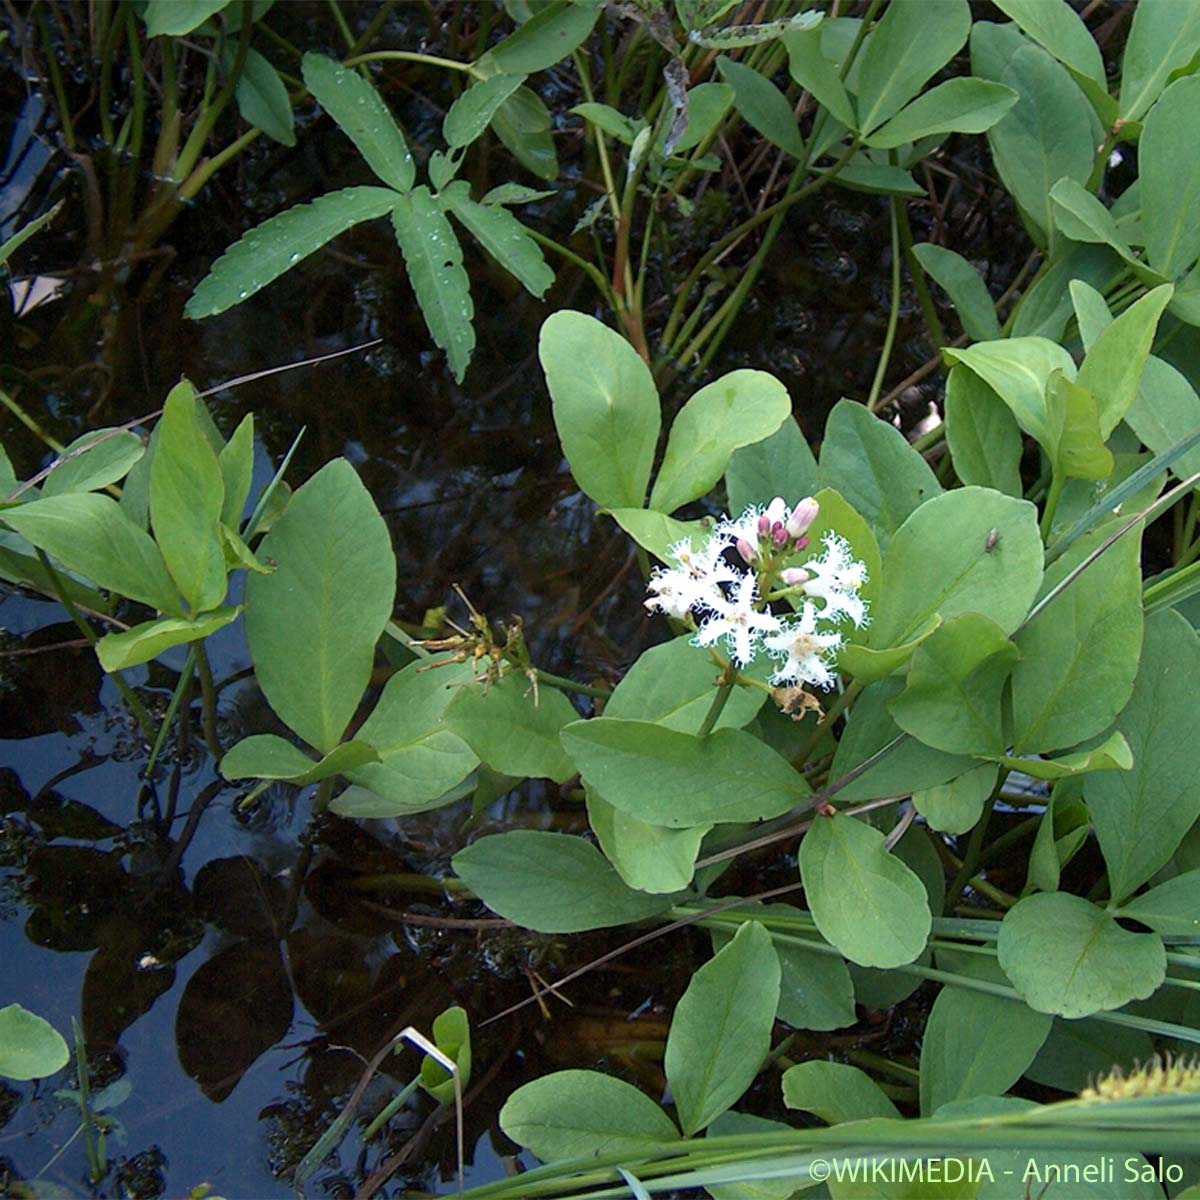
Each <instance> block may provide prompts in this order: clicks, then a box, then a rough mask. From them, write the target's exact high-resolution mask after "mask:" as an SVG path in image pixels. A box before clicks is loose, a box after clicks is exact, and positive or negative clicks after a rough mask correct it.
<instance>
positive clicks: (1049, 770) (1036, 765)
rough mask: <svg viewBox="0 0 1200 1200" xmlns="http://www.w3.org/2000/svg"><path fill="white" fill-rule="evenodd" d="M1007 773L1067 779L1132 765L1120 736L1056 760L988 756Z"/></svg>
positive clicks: (1007, 755)
mask: <svg viewBox="0 0 1200 1200" xmlns="http://www.w3.org/2000/svg"><path fill="white" fill-rule="evenodd" d="M988 757H989V758H991V759H992V760H993V761H994V762H998V763H1000V765H1001V766H1003V767H1005V768H1007V769H1008V770H1010V771H1022V772H1024V774H1026V775H1029V776H1030V777H1032V778H1033V779H1049V780H1057V779H1069V778H1070V777H1071V776H1073V775H1087V774H1089V773H1090V772H1092V771H1128V770H1129V768H1130V767H1132V766H1133V755H1132V753H1131V751H1130V749H1129V743H1128V742H1126V740H1125V739H1124V737H1123V736H1122V735H1121V734H1119V733H1114V734H1112V735H1111V736H1110V737H1108V738H1106V739H1105V741H1103V742H1102V743H1101V744H1100V745H1099V746H1096V747H1095V748H1093V749H1091V750H1077V751H1076V752H1075V753H1074V754H1062V755H1059V757H1058V758H1031V757H1026V756H1021V755H1015V754H1001V755H988Z"/></svg>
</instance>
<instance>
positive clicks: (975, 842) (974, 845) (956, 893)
mask: <svg viewBox="0 0 1200 1200" xmlns="http://www.w3.org/2000/svg"><path fill="white" fill-rule="evenodd" d="M999 792H1000V787H999V783H997V786H996V787H994V788H993V789H992V794H991V795H990V796H989V797H988V798H987V802H986V803H985V804H984V806H983V812H982V813H980V815H979V820H978V821H976V822H975V828H974V829H972V830H971V837H970V840H969V841H968V842H967V853H966V855H965V856H964V857H963V861H962V866H961V867H959V869H958V874H957V875H956V876H955V877H954V882H953V883H952V884H951V885H950V888H949V890H948V891H947V892H946V902H945V904H944V905H943V907H944V908H945V909H946V910H947V911H950V910H951V909H953V907H954V906H955V905H956V904H957V903H958V899H959V897H960V896H961V895H962V894H963V889H964V888H965V887H966V886H967V884H968V883H971V882H972V881H973V880H974V879H975V876H976V875H978V874H979V859H980V856H981V855H982V853H983V839H984V836H985V834H986V833H987V827H988V822H989V821H990V820H991V819H992V809H993V808H995V807H996V797H997V795H999ZM980 890H981V891H982V890H983V889H980Z"/></svg>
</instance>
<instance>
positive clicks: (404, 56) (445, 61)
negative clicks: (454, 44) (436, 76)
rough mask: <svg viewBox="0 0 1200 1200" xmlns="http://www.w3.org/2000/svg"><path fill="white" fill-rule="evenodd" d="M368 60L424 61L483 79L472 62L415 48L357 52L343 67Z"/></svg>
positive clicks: (481, 73) (429, 64)
mask: <svg viewBox="0 0 1200 1200" xmlns="http://www.w3.org/2000/svg"><path fill="white" fill-rule="evenodd" d="M367 62H415V63H424V64H425V65H426V66H428V67H444V68H445V69H446V70H448V71H462V72H464V73H465V74H467V75H470V76H471V77H472V78H473V79H483V78H484V74H483V72H482V71H477V70H476V69H475V67H474V66H473V65H472V64H471V63H463V62H455V60H454V59H452V58H438V57H437V56H436V55H434V54H418V53H417V52H416V51H415V50H372V51H370V52H369V53H368V54H356V55H354V56H353V57H352V58H347V59H345V60H344V61H343V63H342V66H343V67H357V66H358V65H359V63H367Z"/></svg>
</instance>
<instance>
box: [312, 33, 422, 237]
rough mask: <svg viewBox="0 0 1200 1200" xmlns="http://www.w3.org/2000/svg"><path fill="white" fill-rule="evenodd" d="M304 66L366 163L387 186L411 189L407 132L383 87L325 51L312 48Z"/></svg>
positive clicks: (318, 96) (325, 106) (323, 103)
mask: <svg viewBox="0 0 1200 1200" xmlns="http://www.w3.org/2000/svg"><path fill="white" fill-rule="evenodd" d="M301 71H302V73H303V75H304V82H305V84H307V86H308V90H309V91H310V92H312V94H313V95H314V96H315V97H316V99H317V103H318V104H319V105H320V106H321V107H322V108H323V109H324V110H325V111H326V112H327V113H328V114H329V115H330V116H331V117H332V118H333V119H334V121H336V122H337V125H338V128H339V129H340V130H341V131H342V132H343V133H344V134H345V135H346V136H347V137H348V138H349V139H350V140H351V141H352V142H353V143H354V145H355V147H356V148H357V150H358V152H359V153H360V154H361V155H362V156H363V158H364V159H366V162H367V166H369V167H370V168H371V170H372V171H374V172H375V174H376V175H378V176H379V178H380V179H382V180H383V182H384V183H386V184H387V185H388V186H389V187H393V188H395V189H396V190H397V191H400V192H407V191H408V190H409V188H411V187H412V185H413V180H414V179H415V177H416V167H415V166H414V164H413V158H412V154H411V153H410V152H409V149H408V143H407V142H406V141H405V140H404V134H402V133H401V132H400V127H399V126H398V125H397V124H396V122H395V119H394V118H393V117H392V114H391V113H390V112H389V111H388V107H387V105H386V104H385V103H384V102H383V98H382V97H381V96H380V95H379V93H378V92H377V91H376V90H375V89H374V88H373V87H372V86H371V85H370V84H369V83H368V82H367V81H366V80H365V79H364V78H363V77H362V76H361V75H360V74H359V73H358V72H357V71H355V70H353V69H351V68H347V67H343V66H342V64H341V63H339V62H335V61H334V60H333V59H332V58H327V57H326V56H325V55H324V54H314V53H312V52H311V51H310V52H309V53H308V54H306V55H305V56H304V61H303V63H302V64H301ZM375 215H376V216H378V215H381V214H378V213H377V214H375Z"/></svg>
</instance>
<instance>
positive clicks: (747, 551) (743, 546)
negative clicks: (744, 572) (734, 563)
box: [737, 538, 758, 563]
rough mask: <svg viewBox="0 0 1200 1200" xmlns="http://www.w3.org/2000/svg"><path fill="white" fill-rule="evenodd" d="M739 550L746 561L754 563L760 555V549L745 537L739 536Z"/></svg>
mask: <svg viewBox="0 0 1200 1200" xmlns="http://www.w3.org/2000/svg"><path fill="white" fill-rule="evenodd" d="M737 552H738V553H739V554H740V555H741V556H742V559H743V561H744V562H748V563H752V562H753V561H754V560H755V559H756V558H757V557H758V551H757V550H756V549H755V548H754V547H753V546H752V545H750V543H749V542H748V541H746V539H745V538H738V540H737Z"/></svg>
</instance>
